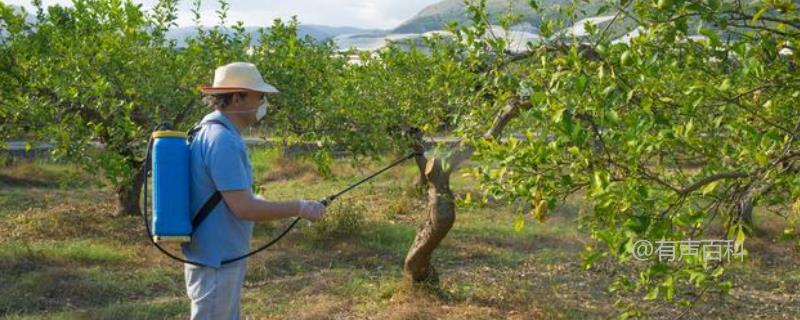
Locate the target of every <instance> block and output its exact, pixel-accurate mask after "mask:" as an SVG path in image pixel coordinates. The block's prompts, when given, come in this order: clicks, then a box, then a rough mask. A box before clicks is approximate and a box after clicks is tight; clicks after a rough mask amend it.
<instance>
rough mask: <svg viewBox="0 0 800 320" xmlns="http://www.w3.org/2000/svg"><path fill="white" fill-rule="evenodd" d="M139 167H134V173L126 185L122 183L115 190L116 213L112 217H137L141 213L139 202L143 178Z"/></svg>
mask: <svg viewBox="0 0 800 320" xmlns="http://www.w3.org/2000/svg"><path fill="white" fill-rule="evenodd" d="M140 166H141V165H139V166H134V168H135V170H136V171H135V172H136V173H134V175H133V178H132V179H131V180H129V181H128V183H123V184H122V185H119V186H117V187H116V188H115V191H116V193H117V212H115V213H114V216H121V215H137V214H139V213H140V212H141V206H140V204H139V202H140V200H141V194H142V186H143V184H144V180H145V177H144V175H143V174H142V170H141V168H139V167H140ZM145 205H147V204H145Z"/></svg>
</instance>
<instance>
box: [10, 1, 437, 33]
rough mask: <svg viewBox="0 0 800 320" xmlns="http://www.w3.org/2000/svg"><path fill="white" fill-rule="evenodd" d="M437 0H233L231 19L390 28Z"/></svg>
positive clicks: (186, 11) (185, 21)
mask: <svg viewBox="0 0 800 320" xmlns="http://www.w3.org/2000/svg"><path fill="white" fill-rule="evenodd" d="M4 1H5V2H6V3H8V4H13V5H22V6H25V7H28V8H31V5H30V0H4ZM42 2H43V3H44V4H45V5H53V4H60V5H69V4H70V3H71V2H72V1H70V0H43V1H42ZM135 2H137V3H142V4H143V6H144V7H147V8H149V7H152V6H153V5H154V4H155V3H157V1H156V0H135ZM435 2H438V1H437V0H231V1H230V7H231V8H230V11H229V12H228V22H234V21H243V22H244V24H245V25H248V26H251V25H252V26H266V25H270V24H272V20H273V19H275V18H283V19H288V18H290V17H291V16H294V15H296V16H297V17H298V19H299V20H300V22H302V23H306V24H323V25H331V26H354V27H362V28H381V29H389V28H393V27H395V26H397V25H399V24H400V23H401V22H403V21H404V20H406V19H408V18H411V17H412V16H414V14H416V13H417V12H419V11H420V10H422V8H424V7H425V6H427V5H430V4H433V3H435ZM191 4H192V1H191V0H185V1H181V2H180V4H179V9H180V13H179V15H178V24H179V25H181V26H190V25H194V22H193V21H192V20H193V16H192V14H191V11H190V8H191ZM218 9H219V3H218V2H216V1H203V3H202V7H201V21H200V22H201V24H203V25H213V24H216V23H217V22H218V19H217V14H216V12H215V11H216V10H218Z"/></svg>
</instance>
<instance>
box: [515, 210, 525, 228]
mask: <svg viewBox="0 0 800 320" xmlns="http://www.w3.org/2000/svg"><path fill="white" fill-rule="evenodd" d="M523 228H525V216H524V215H522V213H521V212H520V214H519V215H517V220H516V221H514V232H517V233H520V232H522V229H523Z"/></svg>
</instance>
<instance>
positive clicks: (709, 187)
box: [701, 180, 719, 195]
mask: <svg viewBox="0 0 800 320" xmlns="http://www.w3.org/2000/svg"><path fill="white" fill-rule="evenodd" d="M717 185H719V180H716V181H714V182H711V183H709V184H707V185H705V186H704V187H703V189H702V190H701V192H702V193H703V195H707V194H709V193H712V192H714V189H716V188H717Z"/></svg>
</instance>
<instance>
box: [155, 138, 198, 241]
mask: <svg viewBox="0 0 800 320" xmlns="http://www.w3.org/2000/svg"><path fill="white" fill-rule="evenodd" d="M153 140H154V141H153V239H154V240H155V241H156V242H189V241H191V235H192V217H191V212H190V208H189V184H190V182H191V181H190V176H189V145H188V144H187V142H186V141H187V140H186V134H185V133H183V132H179V131H156V132H153Z"/></svg>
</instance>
